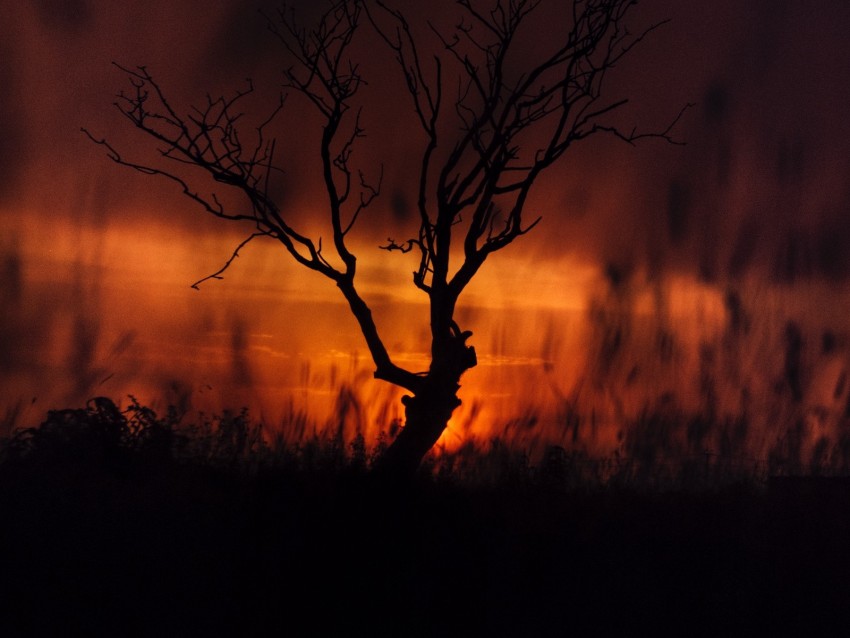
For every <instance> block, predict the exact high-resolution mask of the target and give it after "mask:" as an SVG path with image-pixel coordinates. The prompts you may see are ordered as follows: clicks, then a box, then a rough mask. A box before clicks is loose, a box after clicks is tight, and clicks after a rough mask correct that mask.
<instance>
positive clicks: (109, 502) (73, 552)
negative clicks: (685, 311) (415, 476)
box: [0, 426, 850, 637]
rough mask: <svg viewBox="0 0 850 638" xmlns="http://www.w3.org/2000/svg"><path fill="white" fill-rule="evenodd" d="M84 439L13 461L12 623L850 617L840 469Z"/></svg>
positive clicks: (537, 632) (358, 631) (3, 481)
mask: <svg viewBox="0 0 850 638" xmlns="http://www.w3.org/2000/svg"><path fill="white" fill-rule="evenodd" d="M74 427H76V426H74ZM151 440H153V439H151ZM172 443H173V442H172ZM74 444H75V443H74V441H70V443H69V441H68V440H67V437H66V438H65V439H63V445H65V446H66V448H67V449H70V448H73V447H74ZM42 447H45V448H49V447H50V446H42ZM66 448H60V449H58V450H57V449H56V448H55V447H54V448H51V449H49V450H47V451H43V450H42V451H39V450H38V446H33V445H32V444H30V448H29V449H28V450H27V452H26V454H17V453H14V454H10V453H8V448H7V453H6V455H5V456H4V461H3V463H2V465H0V520H2V525H0V606H2V616H0V634H2V635H4V636H16V635H26V636H42V635H51V634H54V635H80V636H83V635H85V636H96V635H108V636H127V635H150V636H217V635H233V636H237V635H239V636H244V635H262V636H266V635H279V636H402V637H407V636H454V635H462V636H573V635H576V636H584V635H594V636H599V635H602V636H606V635H609V636H630V635H642V636H648V635H655V634H658V633H660V632H664V633H671V634H675V635H680V636H729V635H748V636H749V635H783V636H784V635H792V636H793V635H841V634H843V633H844V631H845V629H846V624H845V621H846V620H847V619H850V486H848V485H845V484H843V483H842V482H840V481H836V480H829V481H820V482H818V481H814V482H811V481H808V482H791V483H784V484H778V485H777V484H774V485H772V486H770V487H768V488H764V487H763V486H761V487H758V486H752V485H750V486H739V487H734V486H733V487H726V488H723V489H722V490H707V491H705V490H704V491H689V492H684V491H678V492H677V491H668V492H659V491H645V490H631V489H628V487H619V488H617V489H603V488H596V489H585V490H574V489H562V488H561V487H559V486H558V485H554V484H552V483H551V482H549V483H544V482H538V483H534V482H524V483H522V484H517V483H514V482H505V483H504V484H497V485H492V486H490V487H481V486H479V487H469V486H464V485H459V484H456V483H452V482H448V481H435V480H433V479H424V478H423V479H420V480H417V481H413V482H410V483H407V484H404V485H401V484H397V483H392V482H388V481H380V480H377V479H375V478H373V477H370V476H369V475H368V474H367V473H365V472H364V471H362V470H361V469H358V467H357V466H356V464H355V466H354V467H342V466H336V467H329V466H324V467H322V466H321V464H314V465H313V466H312V467H311V468H309V469H308V468H305V466H304V465H303V464H302V465H301V466H299V467H298V468H295V467H294V466H292V467H285V466H281V465H278V466H267V467H259V466H258V467H255V468H253V469H252V470H250V471H247V470H246V467H245V466H244V465H241V466H237V465H232V466H229V467H228V466H227V464H222V463H221V462H216V463H211V462H208V463H202V462H197V461H196V462H187V461H186V460H182V461H181V460H178V459H176V458H174V456H173V455H172V454H170V453H169V454H164V453H162V448H161V447H160V448H159V449H160V452H155V451H154V452H152V451H151V450H155V449H156V446H149V448H148V449H146V450H140V448H138V446H137V447H136V448H134V449H133V450H132V451H129V450H128V449H123V448H121V446H117V447H115V446H113V447H110V446H108V445H107V446H100V447H98V446H96V445H95V446H93V445H92V442H91V439H88V440H86V442H85V445H84V446H83V448H80V447H79V446H78V447H77V448H76V449H74V450H72V451H71V452H69V453H65V452H66V451H67V449H66ZM169 449H170V448H169ZM34 450H35V451H34ZM63 450H64V451H63ZM219 461H220V459H219Z"/></svg>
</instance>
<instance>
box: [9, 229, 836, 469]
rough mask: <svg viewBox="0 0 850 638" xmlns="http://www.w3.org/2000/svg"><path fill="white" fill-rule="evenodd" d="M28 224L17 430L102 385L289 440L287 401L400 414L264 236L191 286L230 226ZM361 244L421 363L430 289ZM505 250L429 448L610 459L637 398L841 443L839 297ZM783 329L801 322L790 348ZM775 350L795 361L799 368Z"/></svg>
mask: <svg viewBox="0 0 850 638" xmlns="http://www.w3.org/2000/svg"><path fill="white" fill-rule="evenodd" d="M26 219H29V220H30V221H29V222H27V223H28V226H27V227H26V228H25V229H24V228H20V227H19V228H17V229H16V230H17V232H18V234H19V236H20V238H21V239H20V241H19V243H18V244H17V245H16V246H15V247H14V251H17V254H18V258H19V261H20V263H21V264H23V266H24V267H23V271H22V272H21V275H20V276H21V278H22V279H23V280H24V281H25V283H26V286H25V290H26V291H27V292H26V294H25V296H24V297H22V298H20V299H19V300H18V302H17V303H16V304H11V305H10V306H9V307H10V308H11V319H12V320H11V322H10V325H11V326H12V329H13V332H14V331H17V333H16V335H13V337H15V336H16V338H19V339H22V340H24V341H26V342H27V343H30V344H31V348H32V349H31V351H30V352H29V354H28V358H27V360H26V361H18V362H11V364H10V365H8V366H7V368H5V369H4V375H3V377H2V382H3V387H4V388H5V392H4V398H5V400H6V404H5V405H4V406H3V407H4V409H5V410H6V411H7V414H9V415H12V414H13V412H14V408H15V406H16V405H17V406H18V407H19V410H20V411H19V413H18V414H17V416H16V417H15V418H14V419H11V420H10V419H8V418H7V422H8V424H9V425H11V424H12V423H14V422H17V423H20V424H23V423H28V422H31V421H32V419H35V418H38V417H40V415H42V414H43V412H44V410H46V409H48V408H53V407H64V406H67V405H70V404H79V403H82V402H83V401H85V400H86V399H87V398H89V397H92V396H96V395H101V394H103V395H108V396H112V397H116V398H119V397H122V396H126V395H128V394H133V395H134V396H136V397H137V398H139V400H141V401H142V402H144V403H148V404H150V405H152V406H154V407H157V408H159V409H164V408H165V406H166V405H167V404H177V405H180V406H182V407H183V408H184V409H187V410H188V411H190V413H191V412H194V411H198V410H203V411H220V410H222V409H227V408H230V409H239V408H240V407H242V406H248V407H249V408H250V410H251V413H252V414H253V415H254V416H255V418H257V419H259V420H262V421H263V422H264V423H265V424H266V426H267V427H268V428H269V431H270V432H275V431H279V432H280V433H281V434H282V435H283V436H284V437H293V436H300V435H304V434H305V432H293V431H292V430H291V428H292V427H293V425H292V415H293V414H298V413H303V414H306V415H307V416H308V417H309V418H308V422H309V423H311V424H313V425H312V426H311V427H316V428H318V429H319V430H321V429H323V428H331V429H332V430H333V431H336V430H337V429H339V428H340V427H341V428H342V431H343V432H344V434H345V436H347V437H352V436H354V434H355V433H356V432H360V433H362V434H363V435H364V436H365V437H366V440H367V442H368V443H370V444H373V443H375V442H376V440H377V437H378V436H379V434H380V432H381V431H387V429H388V428H389V427H390V425H391V424H392V422H393V421H395V422H399V421H400V420H402V419H403V411H402V408H401V405H400V403H399V398H400V392H399V391H398V390H397V389H396V388H393V387H391V386H388V385H386V384H384V383H382V382H378V381H375V380H373V379H372V378H371V369H372V368H371V365H370V362H369V361H368V359H367V358H366V356H365V354H364V353H365V348H364V347H363V344H362V342H361V337H360V335H359V333H358V332H357V327H356V324H355V323H354V321H353V319H351V317H350V316H349V314H348V309H347V307H345V306H344V304H343V303H341V300H340V299H339V298H337V295H336V294H335V293H337V291H336V289H335V287H334V286H333V285H331V284H330V283H329V282H327V281H325V280H323V279H322V278H320V277H318V276H316V275H314V274H313V273H311V272H308V271H305V270H304V269H301V268H298V267H296V266H295V265H294V264H292V263H290V261H289V260H288V259H287V258H286V256H285V255H284V254H283V253H282V251H281V250H279V249H278V248H277V246H275V245H274V244H272V243H270V242H269V243H266V244H260V243H258V244H256V245H253V246H251V247H250V248H249V249H248V250H247V251H245V253H244V255H243V256H242V257H240V258H239V260H237V263H236V264H235V265H234V267H232V268H231V269H230V270H229V271H228V272H227V273H226V274H225V279H224V280H223V281H210V282H207V283H206V284H204V285H203V286H202V287H201V291H200V292H198V291H195V290H192V289H191V288H190V287H189V284H190V283H191V282H192V281H194V280H195V279H197V278H200V277H201V276H203V275H204V274H205V273H207V272H211V271H214V270H215V269H216V268H217V267H218V266H219V265H220V263H221V260H222V259H223V258H225V257H226V255H227V254H228V253H227V251H228V249H229V248H230V247H231V246H232V245H233V244H234V243H235V241H236V238H233V237H232V238H227V237H221V236H201V237H196V236H189V235H182V234H179V233H177V234H175V233H173V232H172V233H169V231H168V229H167V228H166V227H164V226H163V227H159V226H155V225H147V226H145V227H144V228H139V227H134V226H132V225H130V226H128V227H124V228H120V229H119V228H117V227H115V228H113V229H110V230H108V231H106V232H101V231H97V230H94V229H92V228H89V227H85V226H82V227H80V226H77V227H72V226H71V225H70V224H65V223H61V222H60V223H55V224H49V225H48V224H43V225H38V224H37V223H36V222H35V221H33V220H34V219H35V217H34V216H31V217H27V218H26ZM7 236H15V233H10V234H8V235H7ZM36 237H37V238H39V241H38V242H34V241H33V238H36ZM44 246H48V247H49V248H47V249H44V248H43V247H44ZM4 248H5V250H6V251H7V253H8V252H10V251H12V252H14V251H13V248H12V247H11V245H9V246H5V247H4ZM358 250H359V254H360V255H361V259H360V263H361V280H362V282H363V284H362V288H363V294H364V296H365V297H366V298H367V299H369V300H370V301H371V302H372V304H373V309H374V311H375V315H376V318H377V320H378V323H379V327H380V328H381V329H382V330H383V331H384V338H385V341H386V343H387V344H388V347H389V348H390V350H391V352H392V353H393V355H394V357H395V359H396V361H397V362H398V363H400V364H402V365H405V366H406V367H409V368H411V369H414V370H418V369H421V370H424V369H425V368H426V367H427V365H428V360H427V356H426V352H427V348H428V339H427V337H428V332H427V307H426V305H425V304H424V298H423V296H422V295H421V293H420V292H419V291H417V290H416V289H415V288H414V287H413V286H411V285H409V284H407V282H406V281H405V276H404V275H403V274H398V273H404V272H405V271H406V269H405V268H403V264H401V267H400V268H398V269H397V270H394V269H393V268H391V266H395V265H396V264H394V263H393V261H394V260H395V255H388V254H386V253H383V252H380V251H378V250H376V249H370V248H369V247H368V246H359V247H358ZM516 255H517V256H516V257H514V256H512V255H510V254H509V253H506V254H505V256H504V257H505V258H504V259H499V257H502V256H501V255H497V256H496V258H495V259H493V260H491V263H488V264H486V265H485V268H484V269H483V271H482V273H481V275H480V277H479V278H478V279H477V280H475V282H474V284H473V285H472V286H471V287H470V290H469V291H468V294H467V296H466V297H465V299H463V301H464V302H465V303H464V304H463V305H462V307H461V308H460V310H459V312H458V321H459V322H460V324H461V325H462V326H463V327H464V328H469V329H472V330H473V331H474V336H473V342H474V345H475V346H476V349H477V351H478V353H479V365H478V367H476V368H474V369H473V370H471V371H470V372H468V373H467V375H466V376H465V377H464V379H463V380H462V382H463V388H462V390H461V398H462V400H463V402H464V403H463V405H462V406H461V407H460V408H459V409H458V410H457V411H456V413H455V415H454V417H453V418H452V420H451V422H450V424H449V428H448V429H447V430H446V432H445V433H444V435H443V437H442V438H441V439H440V441H439V443H438V450H440V449H442V450H454V449H457V448H458V447H460V446H462V445H464V444H467V443H471V442H472V443H475V444H476V445H487V443H488V441H489V440H490V439H491V438H494V437H499V438H501V439H502V440H504V441H507V442H509V443H511V444H512V445H513V446H515V447H516V448H517V449H522V450H525V451H527V452H528V453H529V454H531V455H532V456H534V455H535V454H537V453H539V452H541V451H542V449H543V447H544V446H546V445H550V444H557V445H563V446H566V447H577V448H580V449H585V450H587V451H589V452H591V453H593V454H599V455H604V454H611V453H612V452H613V451H614V450H617V449H622V448H623V446H624V445H627V443H624V440H626V441H627V439H628V433H627V432H628V428H629V427H630V426H629V424H630V423H639V422H640V420H641V418H642V415H646V414H647V410H650V411H651V412H652V413H659V414H661V413H665V412H668V413H671V414H676V415H700V414H702V415H703V416H705V415H706V414H708V413H711V414H712V417H711V418H713V419H714V423H715V425H717V424H723V423H727V424H730V423H732V422H734V421H735V419H736V418H737V419H740V418H744V417H745V418H746V419H747V420H748V429H747V431H746V432H744V433H743V434H742V435H741V436H742V438H741V440H740V441H739V443H740V444H741V446H742V447H740V448H739V449H736V450H735V453H736V454H743V455H749V456H751V457H752V458H756V459H764V458H765V457H766V455H767V454H769V452H770V450H772V449H774V448H775V447H776V446H777V445H779V444H781V443H782V441H781V439H782V437H783V433H785V432H786V431H787V430H788V429H789V428H792V427H797V428H798V429H800V428H802V430H801V432H802V439H801V440H802V443H801V445H802V446H803V454H804V455H805V454H807V453H811V451H812V450H813V449H814V446H815V445H816V444H817V442H818V441H819V440H821V439H825V440H827V441H831V442H832V443H833V444H836V443H838V442H839V441H842V440H843V439H842V437H843V436H844V434H843V429H842V428H843V426H842V424H843V423H844V421H843V419H844V418H845V417H844V414H845V410H846V405H847V401H848V395H850V388H848V387H847V386H848V383H847V371H848V369H849V368H850V337H848V334H847V333H846V331H842V330H841V329H840V325H841V319H842V317H843V316H846V313H847V312H848V311H850V308H848V307H847V306H848V305H850V295H836V291H835V289H834V287H833V286H830V285H829V284H825V283H823V284H818V283H816V282H815V283H813V282H809V283H807V284H805V285H802V284H801V285H796V286H785V287H782V286H776V285H774V286H765V285H764V284H763V283H760V281H761V280H759V279H755V278H754V279H753V280H752V281H742V282H738V283H737V284H736V285H734V286H733V285H732V284H726V285H725V286H724V287H721V286H717V285H714V286H712V285H708V284H704V283H699V282H697V281H695V280H694V279H693V278H692V277H689V276H688V275H684V274H683V275H673V276H669V277H666V278H665V279H656V280H651V279H649V278H648V277H647V276H646V274H645V273H641V272H635V273H632V275H631V277H630V280H629V282H628V283H625V284H622V283H621V284H617V285H614V284H613V283H612V282H611V281H609V280H608V279H607V278H606V276H605V275H604V274H603V273H602V272H601V270H600V269H599V268H598V267H596V266H594V265H592V264H589V263H586V262H582V261H580V260H579V259H578V258H576V257H571V256H570V255H569V254H565V255H564V256H562V257H560V258H558V259H551V260H549V261H548V262H545V263H544V264H543V265H545V267H541V264H540V263H532V262H528V261H524V260H521V259H519V256H520V251H519V250H517V251H516ZM389 270H393V271H394V272H396V275H393V276H394V277H397V278H398V281H397V282H396V281H395V279H393V277H391V276H389V275H388V274H387V272H388V271H389ZM152 282H153V283H152ZM396 284H398V285H396ZM827 301H829V303H827ZM736 304H737V305H736ZM826 308H828V309H829V311H826V310H825V309H826ZM811 309H817V311H816V312H812V311H811ZM39 322H41V323H39ZM791 325H793V326H795V327H794V328H789V326H791ZM30 329H32V330H39V331H40V332H38V333H37V334H31V333H30V332H29V331H30ZM789 330H798V331H799V332H800V335H801V343H802V345H801V347H800V348H799V350H798V352H797V355H793V354H792V355H789V352H790V350H789V345H788V343H787V340H788V339H789V338H790V337H789V336H788V331H789ZM827 339H828V340H829V343H826V341H824V340H827ZM822 341H823V342H824V344H826V345H823V344H822V343H821V342H822ZM791 350H793V348H791ZM789 356H797V357H798V359H799V361H797V363H796V364H794V365H796V366H797V367H798V371H797V373H796V374H797V377H798V378H797V379H796V381H795V380H794V379H793V378H792V376H793V374H792V373H791V372H789V370H788V368H789V365H790V364H789V362H788V357H789ZM789 383H791V384H793V383H797V384H798V385H799V388H796V389H794V388H790V387H789ZM798 391H799V392H800V393H801V394H800V396H799V397H797V398H795V397H794V393H795V392H798ZM33 398H34V399H35V401H34V402H32V401H31V399H33ZM671 411H672V412H671ZM677 418H680V417H677ZM681 418H682V419H684V417H681ZM682 422H684V421H682ZM797 424H799V426H798V425H797ZM718 427H719V426H718ZM287 428H289V429H287ZM311 431H312V430H309V431H307V432H306V434H309V433H310V432H311ZM724 432H725V430H722V428H720V429H718V430H717V431H712V432H709V433H708V434H707V435H705V436H704V437H703V438H702V439H700V440H699V441H698V443H699V445H700V446H701V449H704V450H709V451H717V450H720V449H721V448H722V447H723V445H724V443H723V437H724V436H727V434H728V433H724ZM624 437H625V439H624ZM687 439H688V434H687V433H686V432H685V431H679V432H678V433H676V432H673V433H672V434H670V439H669V440H666V443H667V444H668V445H673V446H674V448H675V449H678V450H679V451H680V452H682V451H683V450H686V449H689V448H688V445H689V443H688V441H687ZM691 443H693V441H692V442H691ZM676 446H678V447H676ZM698 451H700V450H691V452H698Z"/></svg>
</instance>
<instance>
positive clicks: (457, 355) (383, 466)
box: [375, 325, 477, 476]
mask: <svg viewBox="0 0 850 638" xmlns="http://www.w3.org/2000/svg"><path fill="white" fill-rule="evenodd" d="M471 334H472V333H470V332H463V333H461V332H460V330H458V329H457V326H456V325H454V326H453V329H452V331H451V333H450V334H449V335H448V336H447V337H446V338H445V339H441V340H439V341H435V343H434V347H433V348H432V353H433V360H432V363H431V369H430V370H429V371H428V374H427V375H426V376H425V377H423V378H422V380H423V383H422V387H421V389H420V390H419V391H418V392H416V393H415V394H414V395H413V396H409V395H408V396H404V397H402V399H401V401H402V403H404V415H405V423H404V427H403V428H402V429H401V431H400V432H399V433H398V435H397V436H396V438H395V439H394V440H393V442H392V443H391V444H390V446H389V447H388V448H387V449H386V451H385V452H384V454H383V455H381V457H380V458H379V459H378V460H377V461H376V463H375V470H376V471H377V472H379V473H383V474H391V475H401V476H404V475H408V476H409V475H411V474H413V473H414V472H415V471H416V470H417V468H418V467H419V464H420V463H421V462H422V458H423V457H424V456H425V455H426V454H427V453H428V451H429V450H430V449H431V448H432V447H434V444H435V443H436V442H437V439H439V438H440V435H441V434H442V433H443V431H444V430H445V429H446V426H447V425H448V422H449V419H450V418H451V416H452V413H453V412H454V411H455V409H456V408H457V407H458V406H459V405H460V404H461V402H460V399H458V397H457V391H458V390H459V389H460V383H459V381H460V377H461V375H463V373H464V372H465V371H466V370H468V369H470V368H472V367H474V366H475V365H476V364H477V359H476V356H475V348H473V347H472V346H467V345H466V340H467V339H468V338H469V336H470V335H471Z"/></svg>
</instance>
